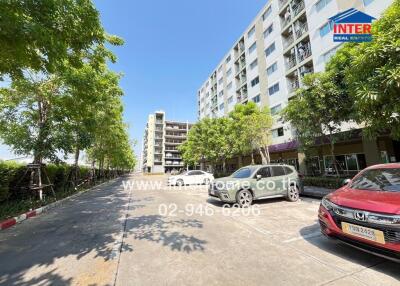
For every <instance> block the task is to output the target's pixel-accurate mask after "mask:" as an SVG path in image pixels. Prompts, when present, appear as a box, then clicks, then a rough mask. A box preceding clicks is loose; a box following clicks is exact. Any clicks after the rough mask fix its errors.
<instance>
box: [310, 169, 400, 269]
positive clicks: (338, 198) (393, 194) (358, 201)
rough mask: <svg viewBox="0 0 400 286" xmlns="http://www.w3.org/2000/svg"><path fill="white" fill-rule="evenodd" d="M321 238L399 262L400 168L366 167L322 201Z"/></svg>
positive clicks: (320, 212)
mask: <svg viewBox="0 0 400 286" xmlns="http://www.w3.org/2000/svg"><path fill="white" fill-rule="evenodd" d="M318 217H319V222H320V225H321V231H322V233H323V234H324V235H326V236H328V237H330V238H335V239H338V240H340V241H342V242H344V243H346V244H348V245H350V246H353V247H355V248H358V249H360V250H363V251H366V252H369V253H373V254H376V255H378V256H381V257H386V258H389V259H392V260H395V261H397V262H400V164H383V165H376V166H372V167H369V168H367V169H365V170H363V171H362V172H360V173H359V174H358V175H356V176H355V177H354V178H353V179H352V180H350V179H348V180H346V182H345V185H344V186H343V187H342V188H340V189H338V190H337V191H336V192H334V193H331V194H329V195H328V196H326V197H325V198H323V200H322V203H321V206H320V209H319V215H318Z"/></svg>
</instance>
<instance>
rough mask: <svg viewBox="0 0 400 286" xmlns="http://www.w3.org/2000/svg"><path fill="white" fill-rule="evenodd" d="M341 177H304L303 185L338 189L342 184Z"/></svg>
mask: <svg viewBox="0 0 400 286" xmlns="http://www.w3.org/2000/svg"><path fill="white" fill-rule="evenodd" d="M343 180H344V179H343V178H337V177H304V178H303V184H304V186H312V187H321V188H327V189H335V190H336V189H339V188H341V187H342V186H343Z"/></svg>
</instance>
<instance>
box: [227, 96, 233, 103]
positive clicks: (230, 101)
mask: <svg viewBox="0 0 400 286" xmlns="http://www.w3.org/2000/svg"><path fill="white" fill-rule="evenodd" d="M232 102H233V96H231V97H229V98H228V104H231V103H232Z"/></svg>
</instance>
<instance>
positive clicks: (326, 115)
mask: <svg viewBox="0 0 400 286" xmlns="http://www.w3.org/2000/svg"><path fill="white" fill-rule="evenodd" d="M303 85H304V86H303V88H300V89H299V90H298V91H297V94H296V98H295V99H293V100H291V101H289V103H288V106H287V107H286V108H285V109H284V110H283V112H282V115H283V118H284V120H285V121H287V122H290V123H291V125H292V126H293V127H294V128H295V129H296V133H297V138H298V140H299V142H300V145H301V149H302V150H303V151H307V150H308V149H309V148H311V147H313V146H315V143H316V141H317V139H318V138H322V137H325V136H326V137H327V138H328V140H329V144H330V153H331V156H332V158H333V164H334V168H335V171H336V174H338V167H337V163H336V161H335V159H334V158H335V156H334V150H335V142H336V141H337V138H338V136H337V133H339V132H340V131H341V126H342V123H343V122H347V121H349V120H350V119H351V118H352V115H353V112H354V110H353V102H352V98H351V97H350V96H349V95H348V94H347V93H346V92H342V90H341V89H339V88H338V87H337V85H336V84H335V83H334V81H332V76H331V74H330V73H316V74H311V75H307V76H305V77H304V79H303Z"/></svg>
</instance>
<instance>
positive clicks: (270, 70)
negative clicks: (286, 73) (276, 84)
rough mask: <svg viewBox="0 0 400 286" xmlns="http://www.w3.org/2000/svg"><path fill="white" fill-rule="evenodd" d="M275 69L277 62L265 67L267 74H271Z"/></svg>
mask: <svg viewBox="0 0 400 286" xmlns="http://www.w3.org/2000/svg"><path fill="white" fill-rule="evenodd" d="M277 69H278V63H277V62H275V63H274V64H272V65H270V66H269V67H268V68H267V75H271V74H273V73H274V72H275V71H276V70H277Z"/></svg>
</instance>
